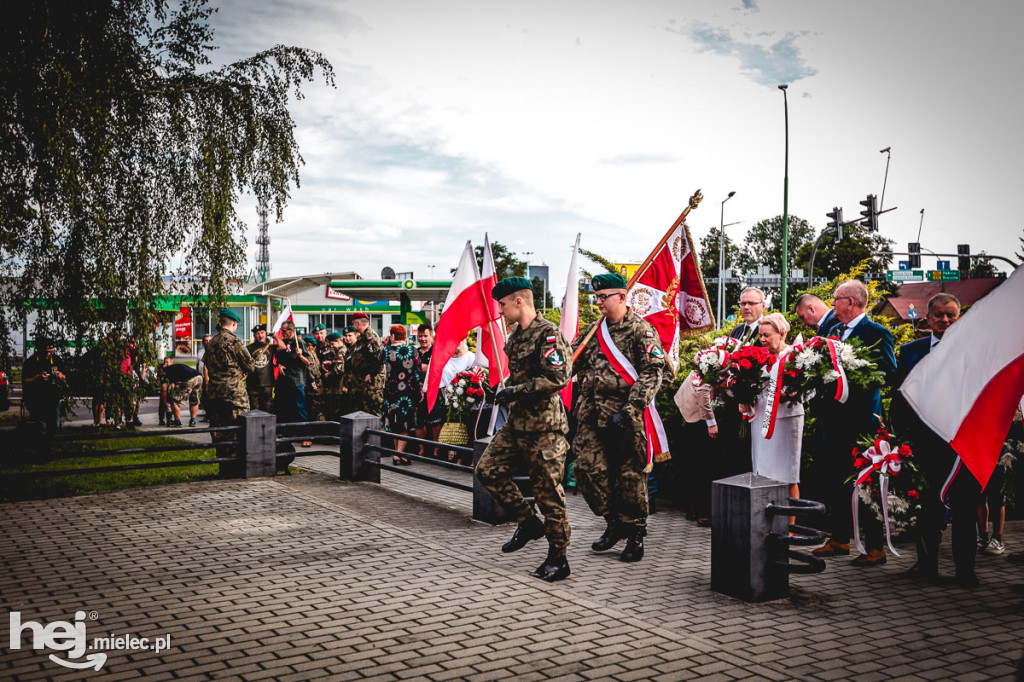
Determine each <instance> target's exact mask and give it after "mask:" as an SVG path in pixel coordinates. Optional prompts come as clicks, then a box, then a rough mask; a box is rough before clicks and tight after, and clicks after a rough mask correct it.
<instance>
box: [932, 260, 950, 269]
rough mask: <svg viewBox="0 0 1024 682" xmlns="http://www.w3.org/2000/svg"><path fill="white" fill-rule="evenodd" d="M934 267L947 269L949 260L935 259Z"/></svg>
mask: <svg viewBox="0 0 1024 682" xmlns="http://www.w3.org/2000/svg"><path fill="white" fill-rule="evenodd" d="M935 269H936V270H949V261H948V260H937V261H935Z"/></svg>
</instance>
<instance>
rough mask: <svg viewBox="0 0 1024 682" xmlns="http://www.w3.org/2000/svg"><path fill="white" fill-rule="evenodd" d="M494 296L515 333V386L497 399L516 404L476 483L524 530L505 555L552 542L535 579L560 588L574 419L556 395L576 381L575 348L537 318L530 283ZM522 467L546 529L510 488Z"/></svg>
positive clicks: (516, 281) (511, 352) (510, 281)
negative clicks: (532, 544)
mask: <svg viewBox="0 0 1024 682" xmlns="http://www.w3.org/2000/svg"><path fill="white" fill-rule="evenodd" d="M491 296H492V297H493V298H494V299H496V300H497V301H498V305H499V306H500V308H501V314H502V315H503V316H504V317H505V319H506V320H507V321H508V322H509V323H514V324H516V325H517V328H516V330H515V332H514V333H513V334H512V335H511V336H510V337H509V339H508V342H507V343H506V344H505V353H506V355H508V359H509V372H510V377H509V383H510V384H511V386H510V387H509V388H506V389H504V390H502V391H499V392H498V394H497V395H496V396H495V397H494V403H495V405H505V404H510V407H509V416H508V421H506V422H505V425H504V426H502V427H501V429H500V430H499V431H498V433H496V434H495V435H494V439H493V440H492V441H491V444H490V445H488V446H487V449H486V450H485V451H484V454H483V455H482V456H481V457H480V461H479V462H478V463H477V467H476V477H477V479H479V481H480V483H481V485H483V487H484V488H486V489H487V492H489V493H490V494H491V497H493V498H494V499H495V500H496V501H497V502H498V503H499V504H501V505H502V507H504V508H505V509H506V510H507V511H508V512H509V514H510V515H511V516H512V517H513V518H515V520H516V522H517V523H518V524H519V527H518V528H516V531H515V533H514V534H513V535H512V539H511V540H509V541H508V542H506V543H505V545H504V546H503V547H502V548H501V551H502V552H506V553H507V552H514V551H516V550H517V549H521V548H522V547H523V546H525V545H526V543H527V542H529V541H530V540H535V539H538V538H541V537H544V536H547V539H548V554H547V558H545V560H544V563H542V564H541V565H540V566H539V567H537V569H536V570H535V571H533V573H531V574H530V575H532V576H534V577H536V578H541V579H543V580H546V581H548V582H554V581H556V580H562V579H564V578H567V577H568V576H569V562H568V560H567V559H566V556H565V552H566V549H567V548H568V546H569V534H570V531H569V517H568V515H567V513H566V510H565V492H564V491H563V489H562V477H563V475H564V474H565V455H566V453H567V452H568V451H569V443H568V442H567V441H566V439H565V435H566V434H567V433H568V432H569V419H568V416H567V415H566V413H565V406H564V405H563V404H562V398H561V396H560V395H559V393H558V392H559V391H560V390H561V389H563V388H565V386H566V385H568V383H569V379H570V377H571V376H572V361H571V359H570V357H569V345H568V344H567V343H566V342H565V338H564V337H563V336H562V334H561V332H559V331H558V327H556V326H555V325H554V323H552V322H551V321H549V320H546V319H544V318H543V317H541V316H540V315H538V314H537V310H536V308H535V307H534V304H533V284H532V283H531V282H530V280H528V279H526V278H525V277H509V278H506V279H503V280H501V281H500V282H498V284H497V285H495V287H494V289H493V290H492V291H491ZM524 467H525V468H526V469H528V471H529V474H530V483H531V484H532V486H533V494H534V499H536V501H537V504H538V505H539V506H540V510H541V512H542V513H543V514H544V522H543V523H542V522H541V520H540V519H538V518H537V516H536V513H535V512H534V510H533V507H532V506H531V505H530V503H529V502H527V501H526V499H525V498H524V497H523V494H522V492H521V491H520V490H519V486H517V485H516V484H515V482H514V481H513V480H512V477H513V476H514V475H515V474H516V471H517V470H518V469H522V468H524Z"/></svg>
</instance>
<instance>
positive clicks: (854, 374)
mask: <svg viewBox="0 0 1024 682" xmlns="http://www.w3.org/2000/svg"><path fill="white" fill-rule="evenodd" d="M867 350H868V349H866V348H863V347H862V346H861V345H860V341H859V340H857V339H853V340H851V341H845V342H844V341H840V340H838V339H837V338H835V337H828V338H825V337H821V336H815V337H814V338H812V339H811V340H809V341H808V342H807V343H803V344H794V345H793V346H791V347H790V349H789V351H788V352H787V353H786V355H785V356H784V362H785V367H784V369H783V385H782V392H783V395H784V396H785V397H784V400H786V401H787V402H791V403H792V402H804V401H806V400H809V399H811V398H812V397H814V396H815V395H829V394H832V395H834V396H835V399H836V400H838V401H839V402H846V398H847V396H848V395H849V390H850V388H849V387H850V386H851V385H853V386H859V387H860V388H864V389H870V388H874V387H876V386H881V385H882V384H883V383H885V374H884V373H883V372H882V371H881V370H880V369H878V367H877V366H876V365H875V363H874V362H872V361H871V359H870V358H869V357H868V352H867Z"/></svg>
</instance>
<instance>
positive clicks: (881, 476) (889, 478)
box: [851, 429, 921, 556]
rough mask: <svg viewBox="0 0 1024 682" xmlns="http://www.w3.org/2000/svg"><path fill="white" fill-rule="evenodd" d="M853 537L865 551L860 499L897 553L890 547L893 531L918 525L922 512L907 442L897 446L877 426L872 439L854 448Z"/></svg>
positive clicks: (910, 452) (858, 546) (918, 484)
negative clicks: (861, 533) (862, 536)
mask: <svg viewBox="0 0 1024 682" xmlns="http://www.w3.org/2000/svg"><path fill="white" fill-rule="evenodd" d="M851 454H852V455H853V467H854V469H856V473H855V474H854V476H853V477H852V478H853V499H852V500H851V505H852V509H853V536H854V538H855V540H856V545H857V549H858V550H860V552H861V554H864V553H865V551H864V547H863V545H862V544H861V541H860V531H859V529H858V519H857V517H858V509H859V507H860V505H859V504H858V502H863V503H864V504H865V505H866V506H867V507H868V508H869V509H871V511H872V512H874V514H875V515H876V517H877V518H878V520H879V521H881V522H882V524H883V525H884V526H885V540H886V543H887V544H888V546H889V550H890V551H891V552H892V553H893V554H895V555H896V556H899V552H897V551H896V550H895V549H894V548H893V546H892V533H897V534H899V533H902V532H905V531H907V530H910V529H911V528H913V527H914V526H915V525H916V524H917V517H918V514H919V513H920V511H921V493H920V491H919V490H918V488H919V487H920V482H919V480H918V479H919V476H918V475H917V469H916V467H914V465H913V464H912V463H911V462H910V456H911V455H912V454H913V452H912V451H911V449H910V446H908V445H905V444H904V445H897V443H896V440H895V439H894V438H893V437H892V436H891V435H889V433H888V432H887V431H885V430H884V429H879V430H878V433H877V434H876V437H875V438H874V440H872V439H871V438H865V439H864V440H863V441H862V442H861V443H860V447H856V448H854V449H853V452H852V453H851Z"/></svg>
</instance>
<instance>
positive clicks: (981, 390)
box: [900, 266, 1024, 487]
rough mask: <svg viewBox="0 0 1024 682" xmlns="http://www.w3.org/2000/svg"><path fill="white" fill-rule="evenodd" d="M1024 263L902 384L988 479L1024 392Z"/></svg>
mask: <svg viewBox="0 0 1024 682" xmlns="http://www.w3.org/2000/svg"><path fill="white" fill-rule="evenodd" d="M1021 300H1024V266H1022V267H1018V268H1017V269H1016V270H1014V271H1013V274H1011V275H1010V277H1009V278H1008V279H1007V280H1006V281H1005V282H1003V283H1002V284H1001V285H999V286H998V287H996V288H995V289H993V290H992V291H991V292H990V293H989V294H988V296H986V297H985V298H983V299H981V300H980V301H978V302H977V303H975V304H974V305H973V306H971V308H970V310H968V311H967V312H966V313H965V314H964V316H963V317H962V318H960V320H959V321H957V322H956V324H954V325H953V326H952V327H950V328H949V329H948V330H947V331H946V333H945V334H943V335H942V341H941V342H940V343H939V344H938V345H937V346H935V348H934V349H932V351H931V352H930V353H928V355H926V356H925V357H924V358H923V359H922V360H921V362H919V363H917V366H916V367H914V369H913V370H912V371H911V372H910V375H909V376H908V377H907V379H906V380H905V381H904V382H903V386H902V387H901V388H900V390H901V391H902V392H903V395H904V397H905V398H906V399H907V402H909V403H910V405H911V407H913V408H914V410H915V411H916V412H917V414H918V416H919V417H920V418H921V420H922V421H923V422H924V423H925V424H926V425H927V426H928V427H929V428H930V429H931V430H932V431H934V432H935V433H937V434H939V435H940V436H941V437H942V438H944V439H945V440H946V441H947V442H948V443H949V444H950V446H951V447H952V448H953V449H954V450H955V451H956V452H957V454H958V455H960V459H961V460H962V461H963V463H964V464H965V465H966V466H967V468H968V469H969V470H970V472H971V473H972V474H973V475H974V477H975V478H976V479H978V482H979V483H980V484H981V485H982V487H984V486H985V485H986V484H987V483H988V479H989V478H990V477H991V476H992V472H993V471H994V470H995V468H996V463H997V462H998V461H999V455H1000V453H1001V451H1002V448H1003V444H1004V442H1005V441H1006V435H1007V434H1008V433H1009V431H1010V424H1011V422H1012V421H1013V415H1014V413H1015V412H1016V411H1017V406H1018V405H1019V404H1020V402H1021V397H1022V396H1024V316H1022V315H1019V314H1017V313H1014V312H1013V311H1015V310H1020V304H1021Z"/></svg>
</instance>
